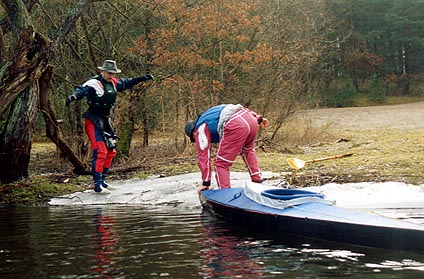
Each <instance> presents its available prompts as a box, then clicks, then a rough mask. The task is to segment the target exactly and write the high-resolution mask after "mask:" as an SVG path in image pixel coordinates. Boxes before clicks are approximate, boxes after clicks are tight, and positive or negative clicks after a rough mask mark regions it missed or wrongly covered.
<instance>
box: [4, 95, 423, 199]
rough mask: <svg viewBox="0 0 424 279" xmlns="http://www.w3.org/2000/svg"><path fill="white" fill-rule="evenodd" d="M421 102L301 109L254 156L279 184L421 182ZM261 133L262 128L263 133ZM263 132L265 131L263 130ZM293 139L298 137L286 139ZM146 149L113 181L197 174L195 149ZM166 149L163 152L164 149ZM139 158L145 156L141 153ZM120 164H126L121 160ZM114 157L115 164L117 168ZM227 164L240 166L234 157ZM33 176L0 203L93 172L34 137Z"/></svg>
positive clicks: (76, 185) (75, 185)
mask: <svg viewBox="0 0 424 279" xmlns="http://www.w3.org/2000/svg"><path fill="white" fill-rule="evenodd" d="M422 119H424V102H417V103H409V104H402V105H392V106H378V107H357V108H336V109H334V108H332V109H318V110H312V111H304V112H299V113H298V114H297V115H296V116H294V117H293V121H291V122H290V123H288V124H287V125H286V126H285V127H283V129H284V131H285V133H284V134H285V137H283V138H281V139H278V140H277V141H275V142H274V143H270V142H268V141H266V140H260V141H259V142H258V146H257V147H258V148H257V150H258V157H259V161H260V165H261V168H262V170H263V171H270V172H272V173H273V174H274V175H275V176H278V177H273V178H271V179H275V180H276V181H280V182H279V186H284V187H306V186H319V185H323V184H326V183H329V182H334V183H340V184H342V183H355V182H387V181H393V182H404V183H407V184H414V185H420V184H424V163H423V162H422V158H421V157H422V148H423V146H424V142H423V138H424V121H422ZM261 136H262V137H264V134H263V135H261ZM265 136H266V135H265ZM292 142H301V143H302V144H299V145H296V146H294V145H292V144H291V143H292ZM149 149H151V150H150V151H149V152H150V154H154V156H153V155H149V154H144V155H140V156H134V158H141V159H140V160H139V161H137V162H131V163H133V164H137V165H140V166H141V167H140V168H138V169H137V170H135V171H133V172H130V173H118V172H114V173H112V175H111V176H110V180H111V181H117V180H123V179H144V178H146V177H148V176H171V175H178V174H186V173H191V172H197V171H198V169H197V166H196V156H195V150H194V149H193V148H192V147H189V148H188V149H187V150H186V151H185V152H184V155H180V156H177V157H176V156H167V155H166V154H162V155H163V156H161V154H160V152H158V146H155V144H154V143H153V144H151V147H149ZM162 152H164V151H162ZM345 153H353V155H352V156H350V157H346V158H342V159H334V160H328V161H322V162H316V163H307V164H306V166H305V167H304V168H302V169H300V170H294V169H292V168H291V167H290V166H289V165H288V164H287V162H286V160H287V158H290V157H294V158H299V159H302V160H310V159H317V158H322V157H328V156H334V155H338V154H345ZM143 156H144V158H143ZM121 164H129V162H122V163H121ZM119 165H120V162H116V163H115V164H114V167H115V168H117V167H119ZM232 170H235V171H237V170H239V171H245V167H244V165H243V163H242V161H241V160H240V159H238V160H237V162H236V163H235V165H234V166H233V168H232ZM30 173H31V178H30V179H29V180H28V181H22V182H20V183H15V184H13V185H6V186H3V187H1V189H0V203H1V204H3V205H10V204H13V205H37V206H40V205H46V202H47V201H48V200H50V199H51V198H52V197H56V196H59V195H64V194H67V193H72V192H77V191H84V190H87V189H91V187H92V186H91V177H89V176H76V175H74V174H73V173H72V166H70V164H69V163H68V162H66V161H65V160H63V159H61V158H60V154H59V153H58V151H57V150H56V149H55V146H54V145H53V144H52V143H50V142H46V143H42V142H36V143H34V145H33V149H32V158H31V165H30Z"/></svg>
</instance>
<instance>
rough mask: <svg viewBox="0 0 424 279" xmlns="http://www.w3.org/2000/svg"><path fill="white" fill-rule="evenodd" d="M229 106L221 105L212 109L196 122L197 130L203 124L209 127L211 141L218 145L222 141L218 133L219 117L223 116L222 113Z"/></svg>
mask: <svg viewBox="0 0 424 279" xmlns="http://www.w3.org/2000/svg"><path fill="white" fill-rule="evenodd" d="M226 106H227V105H219V106H215V107H212V108H210V109H208V110H207V111H205V112H204V113H202V115H201V116H200V117H199V119H198V120H197V121H196V125H195V130H197V129H198V128H199V126H200V125H202V124H203V123H206V124H207V125H208V128H209V131H210V132H211V141H212V142H213V143H217V142H219V141H220V136H219V132H218V122H219V117H220V114H221V111H222V110H223V109H224V108H225V107H226Z"/></svg>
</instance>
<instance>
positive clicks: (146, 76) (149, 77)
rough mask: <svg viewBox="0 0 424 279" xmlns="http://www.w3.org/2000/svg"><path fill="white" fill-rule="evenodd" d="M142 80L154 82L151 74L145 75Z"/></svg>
mask: <svg viewBox="0 0 424 279" xmlns="http://www.w3.org/2000/svg"><path fill="white" fill-rule="evenodd" d="M143 78H144V79H145V81H148V80H155V77H154V76H153V75H151V74H146V75H145V76H144V77H143Z"/></svg>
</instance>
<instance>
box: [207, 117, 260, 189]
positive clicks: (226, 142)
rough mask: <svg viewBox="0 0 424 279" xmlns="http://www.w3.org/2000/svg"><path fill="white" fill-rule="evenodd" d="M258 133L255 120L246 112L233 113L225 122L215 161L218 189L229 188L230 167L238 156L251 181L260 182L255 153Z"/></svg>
mask: <svg viewBox="0 0 424 279" xmlns="http://www.w3.org/2000/svg"><path fill="white" fill-rule="evenodd" d="M257 132H258V122H257V119H256V118H255V117H254V116H253V115H252V114H251V113H250V112H249V111H248V110H247V109H242V110H239V111H237V112H236V113H234V114H233V115H232V116H231V117H230V118H229V119H228V120H227V122H226V124H225V127H224V131H223V133H222V138H221V142H220V144H219V148H218V151H217V157H216V159H215V162H214V165H215V175H216V181H217V183H218V186H219V187H220V188H230V187H231V186H230V167H231V166H232V165H233V163H234V161H235V160H236V157H237V155H238V154H240V155H241V156H242V158H243V160H244V162H245V164H246V166H247V168H248V170H249V173H250V177H251V179H252V181H261V180H262V174H261V171H260V169H259V164H258V159H257V157H256V151H255V138H256V133H257Z"/></svg>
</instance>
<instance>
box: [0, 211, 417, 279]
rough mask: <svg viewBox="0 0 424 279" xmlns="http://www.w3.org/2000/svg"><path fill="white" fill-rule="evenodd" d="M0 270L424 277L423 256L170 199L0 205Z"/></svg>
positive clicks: (6, 273)
mask: <svg viewBox="0 0 424 279" xmlns="http://www.w3.org/2000/svg"><path fill="white" fill-rule="evenodd" d="M0 224H1V226H0V240H1V241H0V278H153V279H156V278H172V279H179V278H181V279H191V278H193V279H194V278H196V279H197V278H220V279H221V278H224V279H225V278H261V279H265V278H340V277H344V276H346V277H348V278H350V279H352V278H355V279H356V278H358V279H359V278H361V279H362V278H372V279H380V278H382V279H383V278H384V279H387V278H423V275H424V272H423V269H424V268H423V267H424V256H423V255H418V254H414V253H406V252H400V251H386V250H378V249H372V248H364V247H357V246H348V245H342V244H335V243H329V242H321V241H317V240H311V239H305V238H301V237H296V236H291V235H286V234H280V233H277V232H272V231H271V232H264V231H263V228H256V229H255V228H250V229H247V228H243V227H241V226H236V225H234V226H233V225H232V224H230V223H226V222H223V221H222V220H219V219H216V218H215V217H214V216H211V215H210V214H209V213H208V212H200V211H196V210H193V211H190V212H187V211H179V210H178V209H176V208H166V207H161V208H156V209H152V208H149V209H147V208H142V207H130V206H128V207H113V206H108V207H106V206H105V207H89V206H84V207H54V208H15V209H10V208H8V209H4V208H3V209H0Z"/></svg>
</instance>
